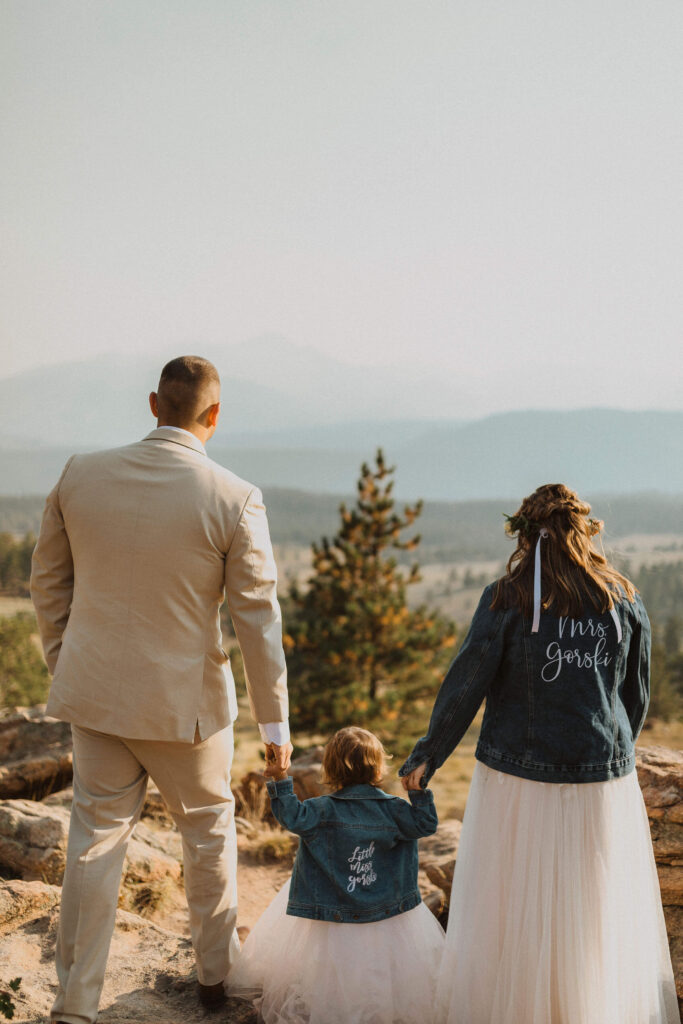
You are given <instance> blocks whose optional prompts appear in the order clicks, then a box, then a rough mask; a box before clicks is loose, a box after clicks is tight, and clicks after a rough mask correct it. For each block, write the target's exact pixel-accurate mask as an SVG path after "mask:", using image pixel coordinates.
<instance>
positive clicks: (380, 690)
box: [285, 449, 455, 737]
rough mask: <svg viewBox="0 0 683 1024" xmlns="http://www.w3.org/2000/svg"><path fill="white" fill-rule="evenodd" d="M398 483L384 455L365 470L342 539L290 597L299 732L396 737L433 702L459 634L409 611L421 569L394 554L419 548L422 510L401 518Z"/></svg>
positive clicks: (409, 510) (413, 508)
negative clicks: (409, 594)
mask: <svg viewBox="0 0 683 1024" xmlns="http://www.w3.org/2000/svg"><path fill="white" fill-rule="evenodd" d="M393 473H394V467H388V466H387V465H386V463H385V461H384V456H383V454H382V451H381V449H380V450H379V451H378V452H377V456H376V467H375V468H374V469H371V468H370V467H369V466H368V465H367V464H364V465H363V467H362V469H361V475H360V479H359V480H358V497H357V501H356V504H355V506H354V507H353V508H351V509H349V508H347V507H346V505H342V506H341V507H340V510H339V511H340V516H341V524H340V528H339V530H338V532H337V534H336V535H335V536H334V537H333V538H332V539H331V540H329V539H328V538H326V537H324V538H323V539H322V541H321V542H320V543H319V544H313V573H312V576H311V578H310V580H309V581H308V587H307V589H305V590H301V589H300V588H299V587H298V586H297V585H296V584H294V585H293V586H292V587H291V588H290V594H289V601H288V602H287V607H288V609H289V615H288V626H289V629H288V632H287V633H286V635H285V643H286V645H287V648H288V659H287V660H288V665H289V679H290V696H291V718H292V723H293V725H294V727H295V729H301V730H307V731H312V732H315V733H328V732H330V731H331V730H333V729H336V728H339V727H341V726H343V725H348V724H351V723H353V724H356V725H368V726H371V727H373V728H375V729H376V730H378V731H379V732H380V734H383V735H384V736H385V737H388V736H390V735H391V734H395V733H396V732H397V731H398V730H400V728H401V725H402V723H403V721H404V720H405V719H406V718H408V716H410V717H411V718H414V714H415V710H416V702H420V701H430V702H431V700H432V698H433V696H434V694H435V691H436V688H437V686H438V684H439V681H440V679H441V676H442V673H443V669H444V667H445V666H446V664H447V662H448V660H449V656H450V652H451V649H452V647H453V644H454V641H455V626H454V624H453V623H452V622H449V621H447V620H445V619H443V618H442V617H441V616H440V615H439V614H438V613H437V612H430V611H428V610H427V609H426V608H425V607H424V606H423V607H420V608H417V609H415V610H411V609H410V608H409V607H408V604H407V601H406V591H407V588H408V587H409V586H410V585H411V584H413V583H415V582H417V581H418V580H419V578H420V575H419V567H418V565H417V564H413V565H411V566H410V567H409V568H405V567H400V566H399V564H398V561H397V558H396V557H395V556H394V554H393V552H396V553H398V552H408V551H414V550H415V548H416V547H417V545H418V544H419V541H420V538H419V536H412V537H410V538H408V539H405V540H404V539H402V533H403V531H404V530H406V529H407V528H410V527H411V526H413V524H414V523H415V520H416V519H417V518H418V516H419V515H420V512H421V510H422V502H417V503H416V504H414V505H406V506H405V507H404V509H403V514H402V515H399V514H398V513H397V512H396V511H395V507H394V505H395V503H394V499H393V497H392V490H393V479H392V476H393ZM415 734H416V724H415V721H414V720H413V724H412V726H411V727H410V737H413V736H414V735H415Z"/></svg>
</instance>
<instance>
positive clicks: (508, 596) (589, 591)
mask: <svg viewBox="0 0 683 1024" xmlns="http://www.w3.org/2000/svg"><path fill="white" fill-rule="evenodd" d="M590 510H591V507H590V505H588V504H587V503H586V502H585V501H581V499H580V498H579V496H578V495H577V494H576V493H575V492H574V491H570V489H569V488H568V487H565V485H564V484H544V485H543V486H542V487H539V488H537V490H535V491H534V493H533V494H530V495H529V497H528V498H525V499H524V501H523V502H522V504H521V505H520V507H519V509H518V511H517V512H516V513H515V514H514V516H509V517H508V525H507V527H506V529H507V531H508V533H510V534H511V535H513V536H514V535H515V534H517V547H516V548H515V550H514V551H513V553H512V555H511V556H510V559H509V561H508V564H507V572H506V574H505V576H502V577H501V579H499V580H498V584H497V587H496V593H495V596H494V598H493V601H492V602H491V608H494V609H495V608H514V607H517V608H519V609H520V611H521V612H522V614H523V615H526V616H529V617H530V616H531V614H532V606H533V577H534V554H535V549H536V542H537V540H538V536H539V533H540V531H541V530H542V529H546V530H547V531H548V536H547V537H546V538H545V540H542V541H541V595H542V599H543V608H544V609H546V610H552V611H553V612H554V614H556V615H570V616H572V617H573V618H578V617H579V616H580V615H581V614H582V610H583V608H584V607H585V605H586V603H587V602H590V603H591V604H592V605H593V607H594V608H595V609H596V611H598V612H601V613H602V612H606V611H608V610H609V609H610V608H612V607H613V605H614V602H615V600H616V601H619V600H621V598H622V596H623V595H624V594H625V595H626V597H627V598H628V600H629V601H633V599H634V596H635V592H636V588H635V587H634V586H633V584H632V583H631V582H630V580H627V579H626V577H625V576H622V575H621V573H620V572H617V570H616V569H615V568H614V567H613V566H611V565H610V564H609V562H608V561H607V559H606V558H605V557H604V555H602V554H600V553H599V552H598V551H596V549H595V548H594V547H593V544H592V542H591V537H592V536H593V535H594V534H596V533H598V532H599V531H600V529H601V528H602V525H603V524H602V523H601V522H598V521H597V520H595V519H588V518H587V516H588V513H589V512H590Z"/></svg>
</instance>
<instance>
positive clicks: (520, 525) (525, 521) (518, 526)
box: [503, 512, 541, 537]
mask: <svg viewBox="0 0 683 1024" xmlns="http://www.w3.org/2000/svg"><path fill="white" fill-rule="evenodd" d="M503 515H504V516H505V532H506V533H507V534H508V536H510V537H512V536H513V534H515V533H523V534H524V536H525V537H530V536H531V534H532V533H534V532H538V531H539V530H540V529H541V527H540V526H539V524H538V523H536V522H534V520H533V519H529V518H528V517H527V516H524V515H522V514H521V512H516V513H515V514H514V515H512V516H509V515H508V514H507V512H503Z"/></svg>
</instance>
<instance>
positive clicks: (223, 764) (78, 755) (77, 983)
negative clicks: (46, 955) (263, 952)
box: [52, 725, 239, 1024]
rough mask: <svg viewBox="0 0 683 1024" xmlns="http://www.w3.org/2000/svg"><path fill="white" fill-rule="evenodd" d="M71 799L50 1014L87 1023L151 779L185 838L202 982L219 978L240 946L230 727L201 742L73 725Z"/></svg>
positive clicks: (93, 1009)
mask: <svg viewBox="0 0 683 1024" xmlns="http://www.w3.org/2000/svg"><path fill="white" fill-rule="evenodd" d="M72 732H73V741H74V798H73V807H72V812H71V828H70V831H69V846H68V852H67V863H66V871H65V874H64V885H63V888H62V904H61V913H60V920H59V933H58V937H57V949H56V961H57V978H58V981H59V991H58V994H57V998H56V1000H55V1003H54V1006H53V1007H52V1019H53V1020H62V1021H66V1022H67V1024H94V1022H95V1021H96V1019H97V1010H98V1004H99V999H100V993H101V991H102V985H103V982H104V972H105V967H106V963H107V956H108V953H109V946H110V943H111V937H112V933H113V930H114V924H115V919H116V906H117V902H118V892H119V886H120V882H121V872H122V868H123V860H124V857H125V853H126V846H127V844H128V840H129V839H130V836H131V834H132V832H133V829H134V827H135V824H136V822H137V820H138V818H139V817H140V813H141V811H142V807H143V803H144V799H145V791H146V789H147V778H148V776H151V778H152V779H153V780H154V782H155V783H156V785H157V786H158V787H159V791H160V792H161V795H162V796H163V798H164V800H165V801H166V803H167V805H168V808H169V810H170V812H171V814H172V815H173V819H174V821H175V823H176V825H177V826H178V830H179V831H180V834H181V836H182V842H183V858H184V875H185V892H186V895H187V902H188V905H189V912H190V931H191V935H192V944H193V946H194V950H195V955H196V958H197V972H198V976H199V980H200V982H202V984H205V985H214V984H217V983H218V982H220V981H223V979H224V978H225V977H226V975H227V973H228V970H229V967H230V963H231V960H232V959H234V957H235V956H236V954H237V953H238V951H239V941H238V939H237V933H236V932H235V925H236V921H237V885H236V862H237V854H236V849H237V846H236V839H235V820H234V799H233V796H232V792H231V790H230V767H231V763H232V755H233V732H232V726H229V727H228V728H226V729H222V730H221V731H220V732H217V733H214V734H213V735H212V736H210V737H209V738H208V739H206V740H204V741H203V742H195V743H194V744H192V743H176V742H168V741H161V740H130V739H123V738H121V737H118V736H109V735H107V734H105V733H100V732H95V731H94V730H92V729H84V728H82V727H80V726H77V725H73V726H72Z"/></svg>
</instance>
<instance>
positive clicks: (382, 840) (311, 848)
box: [268, 779, 438, 923]
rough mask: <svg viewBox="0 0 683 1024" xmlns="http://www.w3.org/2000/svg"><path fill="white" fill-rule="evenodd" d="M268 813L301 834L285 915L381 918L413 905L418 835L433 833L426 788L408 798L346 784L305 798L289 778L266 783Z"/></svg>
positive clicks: (360, 919)
mask: <svg viewBox="0 0 683 1024" xmlns="http://www.w3.org/2000/svg"><path fill="white" fill-rule="evenodd" d="M268 793H269V795H270V802H271V807H272V809H273V814H274V815H275V817H276V818H277V820H278V821H279V822H280V824H281V825H282V826H283V827H284V828H286V829H289V831H290V832H295V833H296V834H297V835H298V836H300V842H299V850H298V853H297V855H296V860H295V861H294V870H293V871H292V881H291V884H290V887H289V902H288V904H287V913H288V914H291V915H293V916H294V917H310V918H314V919H315V920H318V921H346V922H358V923H361V922H365V921H381V920H384V918H387V917H394V916H395V915H396V914H402V913H403V912H404V911H406V910H412V908H413V907H416V906H417V905H418V903H419V902H420V892H419V889H418V887H417V839H418V837H419V836H429V835H431V834H432V833H433V832H436V827H437V824H438V819H437V817H436V809H435V807H434V799H433V797H432V794H431V793H430V791H429V790H422V791H419V792H412V793H410V794H409V795H410V803H407V802H406V801H405V800H402V799H400V797H396V796H389V794H388V793H384V792H382V790H381V789H377V788H376V787H375V786H368V785H359V786H347V787H346V788H345V789H340V790H339V791H338V792H336V793H332V794H330V796H318V797H313V798H311V799H310V800H305V801H304V802H303V803H302V802H301V801H300V800H299V798H298V797H297V796H295V795H294V790H293V786H292V780H291V779H282V780H281V781H280V782H274V781H273V780H269V781H268Z"/></svg>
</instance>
